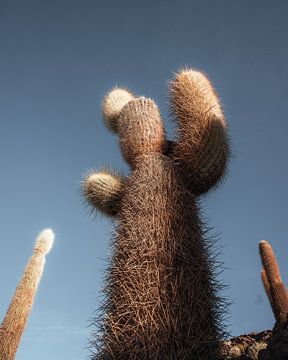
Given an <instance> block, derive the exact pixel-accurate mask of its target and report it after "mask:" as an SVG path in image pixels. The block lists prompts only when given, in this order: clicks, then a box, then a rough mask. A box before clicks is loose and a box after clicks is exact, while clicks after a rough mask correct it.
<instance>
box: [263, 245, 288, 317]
mask: <svg viewBox="0 0 288 360" xmlns="http://www.w3.org/2000/svg"><path fill="white" fill-rule="evenodd" d="M259 252H260V256H261V261H262V265H263V270H262V272H261V278H262V282H263V286H264V289H265V291H266V294H267V296H268V299H269V301H270V305H271V308H272V310H273V313H274V316H275V319H276V321H279V322H282V321H285V320H286V318H287V315H288V295H287V290H286V288H285V285H284V284H283V282H282V278H281V274H280V270H279V266H278V262H277V259H276V257H275V255H274V252H273V249H272V246H271V245H270V244H269V242H268V241H266V240H262V241H261V242H260V243H259Z"/></svg>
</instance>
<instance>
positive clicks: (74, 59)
mask: <svg viewBox="0 0 288 360" xmlns="http://www.w3.org/2000/svg"><path fill="white" fill-rule="evenodd" d="M287 18H288V2H287V1H286V0H282V1H280V0H277V1H273V2H272V1H266V0H254V1H250V0H241V1H236V0H235V1H231V0H218V1H213V0H210V1H208V0H206V1H201V2H200V1H193V0H179V1H177V2H176V1H172V0H171V1H170V0H158V1H155V0H146V1H141V2H140V1H135V0H134V1H132V0H121V1H117V0H110V1H109V0H106V1H95V0H94V1H93V0H84V1H75V0H69V1H68V0H57V1H55V0H50V1H39V0H37V1H36V0H27V1H20V0H14V1H8V0H6V1H5V0H2V1H1V2H0V154H1V155H0V164H1V173H2V176H1V177H0V198H1V205H0V212H1V216H0V218H1V226H0V239H1V252H0V284H1V287H0V288H1V297H0V315H1V317H3V315H4V313H5V311H6V308H7V306H8V304H9V301H10V299H11V297H12V294H13V292H14V289H15V287H16V284H17V282H18V280H19V278H20V276H21V273H22V270H23V267H24V265H25V263H26V261H27V260H28V258H29V257H30V254H31V250H32V246H33V242H34V238H35V236H36V235H37V234H38V232H39V231H40V230H42V229H43V228H45V227H52V228H53V229H54V230H55V232H56V240H55V245H54V248H53V250H52V252H51V253H50V254H49V255H48V257H47V263H46V269H45V274H44V277H43V279H42V283H41V285H40V288H39V292H38V296H37V299H36V303H35V306H34V309H33V312H32V315H31V318H30V321H29V325H28V328H27V330H26V332H25V336H24V338H23V341H22V344H21V348H20V350H19V353H18V356H17V359H18V360H39V359H41V360H51V359H53V360H54V359H55V360H57V359H70V360H79V359H86V358H87V356H88V355H89V352H88V351H87V350H85V347H86V346H87V344H88V339H89V332H90V330H91V328H89V327H88V325H89V319H91V318H92V316H93V312H94V311H95V310H96V309H97V306H98V305H99V304H98V301H99V299H100V292H101V286H102V285H103V283H102V280H103V271H104V269H105V267H106V264H107V263H106V260H105V259H107V253H108V251H109V238H110V232H111V230H112V228H111V223H110V222H109V221H108V220H106V219H104V218H103V217H93V216H92V217H91V216H89V215H88V211H87V208H86V207H85V206H84V205H83V203H82V198H81V186H80V181H81V179H82V178H83V174H84V173H85V172H86V171H87V170H88V169H91V168H95V169H97V168H99V167H101V166H103V165H106V164H110V165H111V166H112V167H114V168H116V169H120V170H123V171H124V172H127V167H126V165H125V164H124V162H123V160H122V158H121V156H120V154H119V148H118V142H117V137H115V136H113V135H112V134H110V133H109V132H108V131H106V129H105V128H104V125H103V123H102V120H101V111H100V104H101V100H102V97H103V95H104V94H105V93H106V92H107V91H108V90H109V89H110V88H111V87H112V86H114V85H115V84H118V85H125V86H128V87H130V88H131V89H132V90H133V91H135V92H137V93H138V94H141V95H146V96H149V97H152V98H154V99H155V100H156V101H157V102H158V104H159V106H160V108H161V112H162V114H163V116H164V117H165V123H166V127H167V129H168V133H169V134H170V136H172V130H171V129H172V127H171V123H170V121H169V119H168V114H169V108H168V104H167V81H168V80H169V79H171V77H172V76H173V72H175V71H176V70H177V69H179V68H180V67H181V66H184V65H187V66H192V67H196V68H198V69H202V70H204V71H205V72H206V73H207V74H208V76H209V77H210V79H211V80H212V81H213V83H214V85H215V87H216V89H217V90H218V92H219V95H220V97H221V99H222V102H223V104H224V110H225V113H226V116H227V120H228V123H229V126H230V133H231V138H232V143H233V149H234V157H233V160H232V163H231V172H230V176H229V177H228V179H227V181H226V183H225V184H224V185H223V186H222V187H221V188H220V189H219V190H218V191H216V192H215V193H211V194H210V195H209V196H208V197H207V198H206V200H205V201H204V203H203V208H204V212H205V213H206V215H207V218H208V223H209V225H211V226H213V227H214V231H215V232H217V233H219V238H220V241H219V245H221V246H223V254H222V255H221V257H220V260H222V261H224V263H225V267H226V268H227V269H226V270H225V271H224V273H223V274H222V275H221V278H222V279H223V281H224V283H226V284H227V285H229V286H230V287H229V288H228V289H227V290H226V291H225V295H226V296H227V297H228V298H229V299H230V300H231V301H233V304H232V305H231V307H230V316H229V327H228V329H229V330H230V331H231V333H232V334H233V335H237V334H240V333H245V332H249V331H259V330H262V329H266V328H271V327H272V326H273V317H272V313H271V311H270V308H269V305H268V302H267V299H266V297H265V295H264V291H263V289H262V285H261V282H260V277H259V271H260V261H259V256H258V249H257V246H258V241H259V240H261V239H264V238H265V239H268V240H270V241H271V243H272V244H273V247H274V250H275V252H276V254H277V256H278V259H279V263H280V266H281V269H282V273H283V278H284V280H285V281H286V284H288V278H287V262H288V247H287V239H288V226H287V218H288V213H287V203H288V192H287V178H288V162H287V158H286V157H287V154H288V142H287V132H288V125H287V123H288V108H287V96H288V61H287V57H288V42H287V34H288V22H287Z"/></svg>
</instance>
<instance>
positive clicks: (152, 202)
mask: <svg viewBox="0 0 288 360" xmlns="http://www.w3.org/2000/svg"><path fill="white" fill-rule="evenodd" d="M125 91H126V90H124V89H123V90H122V92H119V91H118V92H117V97H116V100H114V96H113V91H112V92H111V93H110V94H108V95H107V96H106V98H105V100H104V105H103V115H104V119H105V122H106V125H107V123H108V127H110V128H113V129H117V131H118V134H119V138H120V145H121V150H122V154H123V156H124V158H125V159H126V161H127V162H128V163H129V164H130V166H131V169H132V173H131V174H130V176H129V177H128V178H127V179H126V180H125V183H123V186H122V190H121V193H122V196H121V199H120V200H119V204H118V206H117V211H116V217H115V220H116V236H115V239H114V244H113V251H112V260H111V265H110V268H109V270H108V273H107V283H106V290H105V293H106V302H105V305H104V310H105V315H104V318H103V319H102V321H101V322H100V330H101V331H100V333H101V336H100V338H97V337H96V339H94V341H93V344H94V345H95V347H96V350H97V353H96V354H95V355H94V357H93V359H98V360H104V359H105V360H106V359H109V360H110V359H111V360H112V359H131V360H132V359H133V360H136V359H137V360H138V359H139V360H140V359H146V360H149V359H151V360H152V359H153V360H154V359H155V360H160V359H179V360H180V359H181V360H186V359H189V360H190V359H201V360H208V359H209V360H211V359H216V358H217V356H218V346H219V342H220V339H221V336H222V334H223V325H222V323H221V311H222V309H223V306H221V305H223V303H222V300H221V299H220V297H219V296H218V290H219V285H218V283H217V282H216V280H215V277H214V268H213V261H212V258H211V255H210V248H209V243H207V241H205V236H204V230H203V225H202V223H201V219H200V217H199V215H198V206H197V195H198V194H200V193H203V192H205V191H207V190H208V189H209V188H210V187H212V186H214V185H215V184H216V182H218V181H219V179H221V177H222V176H223V174H224V172H225V167H226V162H227V159H228V154H229V150H228V141H227V138H226V125H225V120H224V117H223V114H222V112H221V110H220V105H219V103H218V98H217V96H216V95H215V91H214V90H213V88H212V86H211V84H210V83H209V81H208V80H207V78H206V77H205V76H204V75H203V74H202V73H199V72H195V71H194V70H185V71H182V72H180V73H179V74H178V75H177V76H176V78H175V79H174V81H173V82H172V83H171V94H172V108H173V109H174V112H175V114H177V117H178V122H179V129H180V130H179V132H180V137H179V139H178V141H177V142H171V141H167V140H166V138H165V131H164V127H163V124H162V120H161V117H160V113H159V110H158V108H157V106H156V104H155V103H154V102H153V101H152V100H151V99H145V98H137V97H134V98H132V99H130V101H129V102H126V100H127V98H128V97H129V96H130V95H131V93H130V92H127V93H125ZM119 97H120V98H119ZM121 97H122V98H121ZM183 97H184V99H183ZM191 101H192V102H191ZM110 102H111V104H114V103H117V104H119V103H122V104H123V107H122V108H121V109H120V107H119V108H118V114H116V112H114V113H113V117H111V115H110V114H111V112H110V111H108V112H107V113H106V112H105V109H110V107H111V106H110ZM110 121H111V122H112V125H111V126H109V122H110ZM116 124H117V125H116ZM192 172H193V175H191V173H192ZM96 187H97V186H96ZM84 192H85V186H84ZM97 202H98V203H101V199H99V200H97V201H96V202H93V205H94V206H96V207H97ZM98 207H99V206H98ZM98 325H99V323H98Z"/></svg>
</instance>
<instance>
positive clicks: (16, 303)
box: [0, 229, 54, 360]
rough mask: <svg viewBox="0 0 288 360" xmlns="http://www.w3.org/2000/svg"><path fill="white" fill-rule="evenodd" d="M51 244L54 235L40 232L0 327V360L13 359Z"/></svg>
mask: <svg viewBox="0 0 288 360" xmlns="http://www.w3.org/2000/svg"><path fill="white" fill-rule="evenodd" d="M53 241H54V233H53V231H52V230H51V229H46V230H44V231H42V232H41V233H40V234H39V236H38V238H37V240H36V244H35V247H34V250H33V255H32V257H31V258H30V260H29V262H28V264H27V265H26V268H25V270H24V274H23V276H22V279H21V280H20V282H19V284H18V286H17V289H16V291H15V294H14V297H13V299H12V301H11V303H10V306H9V308H8V311H7V313H6V315H5V317H4V320H3V322H2V324H1V326H0V360H13V359H15V356H16V352H17V349H18V347H19V343H20V340H21V336H22V334H23V331H24V329H25V326H26V324H27V320H28V317H29V313H30V311H31V309H32V306H33V302H34V298H35V295H36V291H37V288H38V285H39V282H40V279H41V276H42V273H43V270H44V265H45V256H46V255H47V254H48V252H49V251H50V250H51V247H52V245H53Z"/></svg>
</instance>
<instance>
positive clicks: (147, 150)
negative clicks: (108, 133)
mask: <svg viewBox="0 0 288 360" xmlns="http://www.w3.org/2000/svg"><path fill="white" fill-rule="evenodd" d="M118 123H119V124H118V129H119V136H120V144H121V149H122V153H123V156H124V158H125V159H126V160H127V162H128V163H129V164H130V165H132V167H134V166H135V163H136V161H137V157H138V156H141V155H147V154H151V153H161V152H162V151H163V150H164V148H165V146H166V143H165V131H164V127H163V123H162V119H161V116H160V112H159V109H158V106H157V105H156V104H155V102H154V101H153V100H151V99H146V98H144V97H141V98H137V99H135V100H132V101H130V102H129V103H128V104H127V105H126V106H125V108H123V110H122V111H121V113H120V115H119V120H118Z"/></svg>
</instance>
